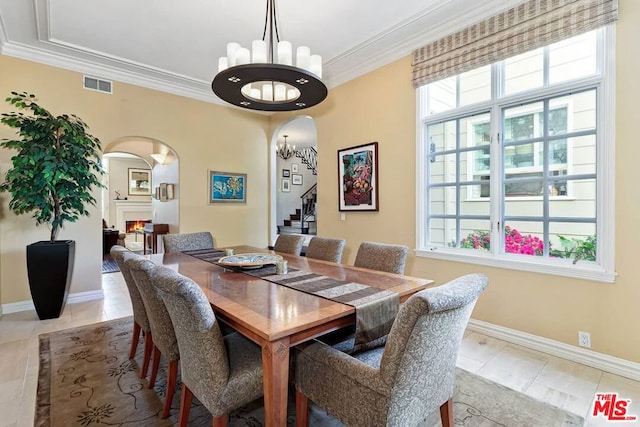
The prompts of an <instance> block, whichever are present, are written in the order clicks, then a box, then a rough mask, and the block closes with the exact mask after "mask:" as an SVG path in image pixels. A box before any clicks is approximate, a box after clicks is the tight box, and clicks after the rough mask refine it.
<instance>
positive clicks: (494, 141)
mask: <svg viewBox="0 0 640 427" xmlns="http://www.w3.org/2000/svg"><path fill="white" fill-rule="evenodd" d="M613 35H614V29H613V28H612V27H602V28H600V29H598V30H593V31H590V32H587V33H584V34H581V35H578V36H575V37H572V38H568V39H564V40H562V41H560V42H557V43H554V44H550V45H547V46H544V47H541V48H537V49H534V50H531V51H527V52H525V53H521V54H519V55H516V56H512V57H509V58H507V59H504V60H502V61H499V62H496V63H493V64H490V65H485V66H482V67H479V68H476V69H473V70H471V71H466V72H464V73H461V74H458V75H455V76H451V77H447V78H444V79H441V80H438V81H435V82H431V83H429V84H427V85H424V86H421V87H419V88H418V89H417V92H418V114H419V120H418V135H419V137H418V171H419V172H418V183H417V184H418V188H419V190H418V234H419V235H418V237H417V242H418V251H417V253H418V255H419V256H428V257H436V258H442V259H449V260H457V261H465V262H471V263H482V264H486V265H494V266H499V267H506V268H514V269H521V270H529V271H540V272H545V273H552V274H559V275H566V276H571V277H582V278H587V279H593V280H599V281H608V282H612V281H613V279H614V272H613V234H614V230H613V217H614V215H613V190H614V189H613V172H612V171H613V142H614V135H613V108H614V99H613V93H614V92H613V60H612V55H613Z"/></svg>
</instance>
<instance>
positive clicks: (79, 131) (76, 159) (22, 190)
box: [0, 92, 104, 319]
mask: <svg viewBox="0 0 640 427" xmlns="http://www.w3.org/2000/svg"><path fill="white" fill-rule="evenodd" d="M11 95H12V96H10V97H8V98H6V101H7V102H8V103H9V104H11V105H13V106H14V107H15V108H17V109H19V110H24V111H27V112H28V113H29V114H25V113H24V112H22V111H17V112H10V113H4V114H2V118H1V119H0V122H2V123H3V124H5V125H7V126H9V127H10V128H13V129H15V130H16V131H17V135H16V137H15V138H14V139H2V140H1V141H0V147H3V148H8V149H11V150H15V151H16V154H15V155H14V156H13V157H12V158H11V161H12V163H13V168H12V169H10V170H9V171H7V174H6V177H5V181H4V182H3V183H2V184H0V191H2V192H8V193H10V194H11V200H10V201H9V209H10V210H11V211H13V212H14V213H15V214H17V215H21V214H31V215H32V217H33V219H35V221H36V225H42V224H47V225H48V226H49V227H50V229H51V233H50V238H49V240H48V241H40V242H36V243H34V244H31V245H29V246H27V271H28V275H29V287H30V289H31V295H32V298H33V301H34V305H35V306H36V311H37V312H38V316H39V317H40V318H41V319H45V318H52V317H58V316H59V315H60V313H61V312H62V308H63V306H64V302H65V301H66V297H67V293H68V289H69V284H70V283H71V272H72V271H73V261H74V255H75V242H74V241H73V240H64V241H63V240H57V237H58V233H59V231H60V229H61V228H63V226H64V224H65V223H66V222H75V221H77V220H78V219H79V218H80V217H81V216H88V215H89V212H88V211H87V206H88V205H95V204H96V200H95V198H94V197H93V195H92V188H93V186H97V187H102V184H101V182H100V178H99V177H100V176H101V175H102V174H103V173H104V171H103V169H102V166H101V164H100V150H101V147H100V141H99V140H98V138H96V137H94V136H92V135H91V134H89V133H88V132H87V129H88V126H87V125H86V124H85V123H84V122H83V121H82V120H81V119H80V118H78V117H76V116H74V115H67V114H63V115H59V116H55V115H53V114H52V113H50V112H49V111H48V110H46V109H45V108H43V107H41V106H40V105H38V104H37V103H36V102H35V101H36V97H35V95H32V94H28V93H26V92H22V93H17V92H11ZM62 267H64V268H62ZM58 270H60V271H58ZM54 282H62V284H60V283H54Z"/></svg>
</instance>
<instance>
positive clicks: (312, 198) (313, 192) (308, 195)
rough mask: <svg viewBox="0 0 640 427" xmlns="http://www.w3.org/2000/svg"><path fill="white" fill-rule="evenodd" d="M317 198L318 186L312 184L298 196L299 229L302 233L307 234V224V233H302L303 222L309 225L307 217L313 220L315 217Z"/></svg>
mask: <svg viewBox="0 0 640 427" xmlns="http://www.w3.org/2000/svg"><path fill="white" fill-rule="evenodd" d="M317 197H318V184H313V186H312V187H311V188H309V189H308V190H307V191H305V192H304V194H303V195H302V196H300V229H301V231H302V233H304V234H307V233H308V232H309V225H308V224H307V227H306V229H307V233H305V232H304V229H305V226H304V224H305V222H306V223H309V217H311V216H313V217H314V220H316V219H317V218H315V215H316V200H317Z"/></svg>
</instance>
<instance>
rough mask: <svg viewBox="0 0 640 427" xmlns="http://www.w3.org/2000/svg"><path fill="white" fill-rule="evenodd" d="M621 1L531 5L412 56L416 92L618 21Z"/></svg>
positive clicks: (551, 0)
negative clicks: (429, 85) (464, 73)
mask: <svg viewBox="0 0 640 427" xmlns="http://www.w3.org/2000/svg"><path fill="white" fill-rule="evenodd" d="M617 19H618V0H529V1H526V2H525V3H523V4H521V5H519V6H517V7H514V8H512V9H509V10H507V11H505V12H502V13H500V14H498V15H495V16H492V17H491V18H488V19H486V20H484V21H482V22H478V23H477V24H474V25H471V26H469V27H467V28H465V29H463V30H461V31H458V32H456V33H453V34H450V35H448V36H446V37H443V38H442V39H440V40H436V41H434V42H432V43H429V44H428V45H426V46H423V47H421V48H419V49H416V50H414V51H413V62H412V66H413V75H412V84H413V87H416V88H417V87H419V86H422V85H425V84H427V83H431V82H433V81H436V80H440V79H443V78H445V77H449V76H453V75H456V74H460V73H462V72H465V71H469V70H472V69H474V68H478V67H481V66H483V65H487V64H491V63H493V62H496V61H500V60H502V59H505V58H508V57H510V56H514V55H517V54H520V53H524V52H526V51H529V50H533V49H536V48H538V47H542V46H546V45H548V44H551V43H555V42H557V41H560V40H563V39H565V38H569V37H573V36H576V35H578V34H582V33H585V32H588V31H591V30H594V29H596V28H599V27H602V26H604V25H607V24H610V23H612V22H615V21H617Z"/></svg>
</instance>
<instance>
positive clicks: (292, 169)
mask: <svg viewBox="0 0 640 427" xmlns="http://www.w3.org/2000/svg"><path fill="white" fill-rule="evenodd" d="M291 172H293V173H296V172H298V164H297V163H293V164H292V165H291Z"/></svg>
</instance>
